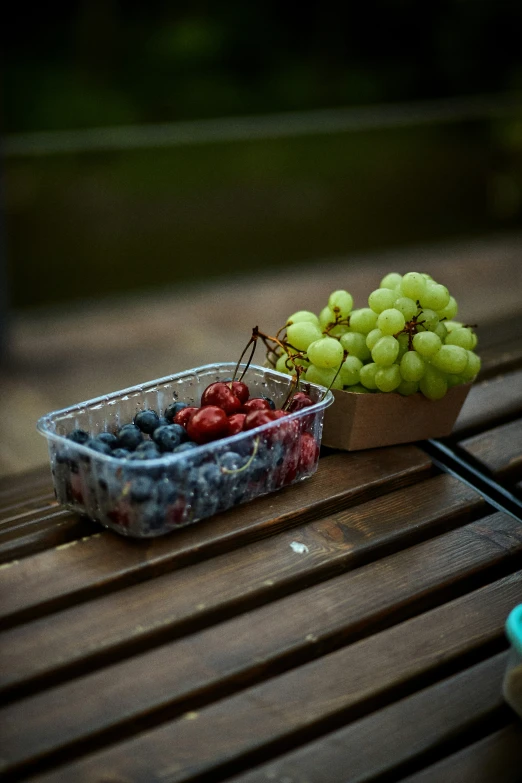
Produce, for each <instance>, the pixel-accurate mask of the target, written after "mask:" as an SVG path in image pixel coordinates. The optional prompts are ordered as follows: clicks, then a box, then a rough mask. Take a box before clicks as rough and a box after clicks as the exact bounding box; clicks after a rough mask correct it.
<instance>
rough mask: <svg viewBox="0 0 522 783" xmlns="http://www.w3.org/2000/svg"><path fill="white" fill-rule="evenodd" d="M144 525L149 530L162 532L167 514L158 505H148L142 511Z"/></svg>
mask: <svg viewBox="0 0 522 783" xmlns="http://www.w3.org/2000/svg"><path fill="white" fill-rule="evenodd" d="M141 518H142V520H143V525H144V527H145V528H148V530H151V531H152V530H155V531H158V530H161V529H162V528H163V526H164V524H165V514H164V511H163V509H162V508H161V506H158V504H157V503H147V504H146V505H145V506H144V507H143V508H142V510H141Z"/></svg>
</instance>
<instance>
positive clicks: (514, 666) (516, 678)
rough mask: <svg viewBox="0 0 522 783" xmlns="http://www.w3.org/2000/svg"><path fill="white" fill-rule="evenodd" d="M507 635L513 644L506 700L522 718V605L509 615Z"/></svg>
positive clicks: (508, 669) (504, 686) (504, 684)
mask: <svg viewBox="0 0 522 783" xmlns="http://www.w3.org/2000/svg"><path fill="white" fill-rule="evenodd" d="M506 635H507V637H508V639H509V641H510V643H511V652H510V654H509V658H508V664H507V668H506V674H505V676H504V683H503V691H504V698H505V699H506V701H507V702H508V704H510V705H511V707H513V709H514V710H515V712H518V714H519V715H520V717H522V604H518V606H515V608H514V609H512V610H511V612H510V613H509V615H508V618H507V620H506Z"/></svg>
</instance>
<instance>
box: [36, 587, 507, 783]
mask: <svg viewBox="0 0 522 783" xmlns="http://www.w3.org/2000/svg"><path fill="white" fill-rule="evenodd" d="M521 588H522V573H519V574H518V575H516V576H511V577H508V578H505V579H502V580H499V581H498V582H495V583H494V584H492V585H488V586H487V587H485V588H482V589H480V590H477V591H475V592H473V593H471V594H469V595H466V596H464V597H462V598H459V599H457V600H455V601H451V602H450V603H448V604H445V605H443V606H441V607H438V608H436V609H433V610H432V611H429V612H426V613H424V614H422V615H420V616H419V617H416V618H414V619H412V620H408V621H406V622H404V623H401V624H400V625H397V626H394V627H393V628H390V629H388V630H386V631H383V632H382V633H379V634H376V635H374V636H371V637H370V638H368V639H364V640H362V641H360V642H357V643H355V644H353V645H350V646H348V647H345V648H342V649H341V650H337V651H335V652H333V653H330V654H329V655H326V656H324V657H322V658H320V659H318V660H315V661H312V662H311V663H308V664H305V665H303V666H300V667H299V668H298V669H296V670H292V671H290V672H286V673H284V674H282V675H279V676H277V677H274V678H273V679H271V680H268V681H267V682H264V683H262V684H260V685H257V686H254V687H252V688H247V689H246V690H244V691H242V692H240V693H238V694H236V695H234V696H231V697H229V698H224V699H222V700H221V701H218V702H216V703H214V704H211V705H209V706H208V707H205V708H203V709H201V710H199V711H190V712H188V713H186V714H184V715H183V716H182V717H181V718H179V719H176V720H174V721H168V722H166V723H164V724H163V725H161V726H160V727H157V728H155V729H150V730H148V731H147V732H145V733H143V734H141V735H139V736H138V737H135V738H133V739H130V740H127V741H126V742H122V743H119V744H117V745H114V746H113V747H111V748H108V749H105V750H101V751H99V752H97V753H94V754H92V755H90V756H87V757H85V758H83V759H79V760H77V761H73V762H72V763H70V764H66V765H65V766H62V767H60V768H59V769H57V770H56V771H54V772H49V773H48V774H44V775H41V776H37V777H36V778H34V780H35V781H39V783H44V781H45V783H51V781H60V783H68V781H74V783H82V781H93V780H103V779H106V780H107V779H111V778H112V779H117V780H132V781H133V783H155V782H156V781H158V782H159V781H165V780H168V781H169V783H180V782H181V781H189V780H192V779H194V778H196V777H197V776H199V775H203V774H205V775H206V776H207V777H206V779H208V780H210V779H211V778H210V777H209V775H210V774H213V775H214V773H215V772H216V770H219V772H220V773H222V772H225V771H229V770H233V771H234V772H236V771H238V767H237V765H238V763H239V764H243V765H245V766H246V765H248V766H252V765H253V764H256V763H259V762H260V761H262V760H266V758H267V756H268V755H269V754H271V755H275V754H277V753H279V752H281V750H282V749H283V747H284V748H288V747H289V744H290V743H291V744H292V745H293V746H294V747H295V745H296V744H302V743H303V742H306V741H308V740H310V739H312V738H313V736H314V735H315V737H317V736H318V735H319V734H323V733H325V732H326V731H328V730H332V729H335V728H339V727H340V725H342V724H344V723H346V722H347V721H348V720H350V719H352V720H353V719H356V718H359V717H361V712H364V708H365V705H366V711H368V710H369V709H375V707H379V706H380V707H384V706H386V702H388V703H389V702H390V701H391V700H392V698H393V699H396V698H397V696H408V695H410V694H411V692H413V691H415V690H418V687H419V685H421V684H424V685H429V684H431V682H430V679H431V680H432V681H433V678H437V679H438V678H440V676H444V673H446V674H448V672H447V668H448V666H451V665H453V666H455V665H456V663H457V662H458V660H459V659H462V656H467V659H468V660H469V655H470V653H471V652H472V651H478V650H480V649H481V648H484V645H487V644H488V642H489V643H491V641H492V640H494V639H498V638H499V637H500V636H501V634H502V629H503V624H504V620H505V617H506V614H507V612H508V611H509V610H510V608H511V607H512V606H513V604H514V603H515V602H516V600H517V597H518V596H519V595H520V590H521ZM217 654H218V655H219V651H217ZM229 654H230V653H229ZM437 675H439V676H438V677H437ZM214 779H215V777H214Z"/></svg>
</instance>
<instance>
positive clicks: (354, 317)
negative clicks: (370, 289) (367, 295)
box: [350, 307, 377, 334]
mask: <svg viewBox="0 0 522 783" xmlns="http://www.w3.org/2000/svg"><path fill="white" fill-rule="evenodd" d="M376 325H377V313H374V312H373V310H371V309H370V308H369V307H362V308H361V309H360V310H353V311H352V314H351V315H350V329H351V330H352V332H361V334H368V332H371V331H372V329H375V327H376Z"/></svg>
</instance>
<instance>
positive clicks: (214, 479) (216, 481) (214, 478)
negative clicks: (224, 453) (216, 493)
mask: <svg viewBox="0 0 522 783" xmlns="http://www.w3.org/2000/svg"><path fill="white" fill-rule="evenodd" d="M199 475H200V476H201V478H202V479H204V480H205V481H206V482H207V484H208V486H209V487H210V488H211V489H218V487H220V486H221V484H222V482H223V474H222V473H221V470H220V469H219V466H218V465H216V464H214V463H212V462H209V463H208V464H207V465H202V467H201V468H200V469H199Z"/></svg>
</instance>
